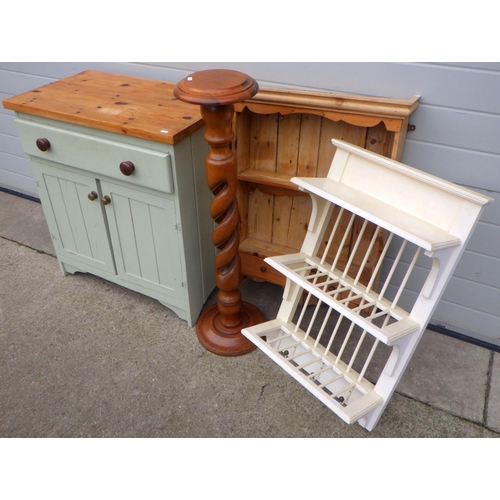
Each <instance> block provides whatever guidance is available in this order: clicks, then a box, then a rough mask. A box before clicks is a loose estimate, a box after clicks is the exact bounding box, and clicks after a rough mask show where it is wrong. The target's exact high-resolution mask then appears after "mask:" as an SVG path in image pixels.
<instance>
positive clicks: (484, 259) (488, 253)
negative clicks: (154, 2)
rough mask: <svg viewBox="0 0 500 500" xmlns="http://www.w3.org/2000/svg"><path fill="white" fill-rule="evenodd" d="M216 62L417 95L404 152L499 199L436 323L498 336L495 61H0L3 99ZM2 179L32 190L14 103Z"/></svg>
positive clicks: (325, 84)
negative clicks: (60, 83)
mask: <svg viewBox="0 0 500 500" xmlns="http://www.w3.org/2000/svg"><path fill="white" fill-rule="evenodd" d="M216 67H217V68H221V67H224V68H230V69H237V70H240V71H243V72H245V73H248V74H250V75H251V76H252V77H254V78H255V79H257V81H258V82H259V83H260V84H261V85H263V86H277V87H294V88H303V89H304V88H305V89H314V90H326V91H334V92H347V93H355V94H367V95H374V96H381V97H400V98H407V97H410V96H412V95H414V94H419V95H421V96H422V97H421V100H420V106H419V108H418V109H417V110H416V111H415V113H414V114H413V116H412V119H411V123H412V124H413V125H415V126H416V130H415V131H414V132H411V133H410V134H409V135H408V138H407V142H406V147H405V153H404V156H403V162H404V163H407V164H409V165H411V166H414V167H417V168H420V169H422V170H425V171H427V172H430V173H432V174H435V175H438V176H440V177H443V178H445V179H448V180H450V181H452V182H456V183H459V184H462V185H466V186H469V187H471V188H473V189H476V190H478V191H480V192H483V193H485V194H487V195H489V196H491V197H493V198H497V199H498V201H497V202H496V203H493V204H491V205H489V206H487V208H486V210H485V213H484V216H483V217H482V218H481V221H480V222H479V224H478V227H477V228H476V231H475V233H474V235H473V237H472V241H471V243H470V244H469V245H468V247H467V250H466V253H465V255H464V257H463V259H462V261H461V263H460V265H459V268H458V269H457V271H456V273H455V275H454V277H453V278H452V281H451V283H450V285H449V286H448V288H447V291H446V292H445V295H444V297H443V300H442V301H441V302H440V304H439V306H438V309H437V311H436V314H435V315H434V318H433V323H435V324H439V325H441V326H444V327H447V328H450V329H451V330H453V331H457V332H459V333H465V334H467V335H470V336H472V337H473V338H475V339H478V340H483V341H486V342H489V343H492V344H495V345H500V307H499V304H500V194H499V192H500V175H499V174H500V141H498V130H500V99H498V97H497V96H498V88H500V63H401V62H400V63H390V62H385V63H375V62H370V63H360V62H356V63H346V62H344V63H333V62H332V63H329V62H328V63H327V62H321V63H307V62H302V63H291V62H286V63H280V62H276V63H272V62H265V63H249V62H245V63H217V62H214V63H172V62H165V63H153V62H151V63H144V62H143V63H117V62H111V63H13V62H10V63H2V62H0V100H3V99H4V98H6V97H9V96H11V95H15V94H19V93H21V92H25V91H28V90H30V89H33V88H35V87H38V86H40V85H44V84H47V83H50V82H51V81H54V80H56V79H59V78H63V77H65V76H69V75H72V74H74V73H77V72H80V71H83V70H86V69H96V70H100V71H109V72H113V73H122V74H128V75H133V76H142V77H146V78H155V79H163V80H167V81H174V82H175V81H178V80H180V79H181V78H183V77H184V76H186V75H187V74H189V73H191V72H193V71H197V70H200V69H207V68H216ZM0 187H3V188H6V189H9V190H13V191H17V192H20V193H23V194H27V195H31V196H35V197H36V196H37V194H36V189H35V185H34V182H33V179H32V177H31V173H30V168H29V163H28V160H27V158H26V157H25V155H24V154H23V153H22V151H21V146H20V143H19V139H18V137H17V131H16V129H15V125H14V121H13V113H11V112H10V111H7V110H5V109H3V108H1V109H0Z"/></svg>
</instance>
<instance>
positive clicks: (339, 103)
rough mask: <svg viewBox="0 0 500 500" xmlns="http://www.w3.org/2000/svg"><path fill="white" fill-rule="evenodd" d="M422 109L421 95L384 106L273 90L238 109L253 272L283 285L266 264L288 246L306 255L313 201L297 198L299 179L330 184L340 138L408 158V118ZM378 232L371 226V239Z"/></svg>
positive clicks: (242, 199)
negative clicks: (322, 179) (304, 245)
mask: <svg viewBox="0 0 500 500" xmlns="http://www.w3.org/2000/svg"><path fill="white" fill-rule="evenodd" d="M417 105H418V96H414V97H412V98H410V99H407V100H405V99H378V98H371V97H366V96H347V95H335V94H330V93H322V92H308V91H292V90H286V89H269V88H267V89H266V88H264V89H262V88H261V89H260V91H259V92H258V93H257V95H256V96H254V97H253V98H252V99H250V100H247V101H244V102H239V103H236V104H235V110H236V111H237V112H236V114H235V118H234V128H235V130H236V138H235V140H234V142H233V147H234V149H235V150H236V156H237V158H238V178H239V189H238V192H237V198H238V200H239V203H240V205H241V206H242V207H244V209H243V211H242V223H241V226H242V228H243V230H242V232H241V242H240V254H241V258H242V262H243V268H244V269H245V272H246V273H248V275H249V276H253V277H256V278H258V279H263V280H266V281H272V282H273V283H276V282H280V281H279V280H280V278H279V276H275V275H271V273H269V272H268V270H267V269H265V267H266V266H265V265H264V263H263V262H262V261H263V259H264V258H265V257H266V256H271V255H279V254H280V248H281V247H286V248H292V249H296V250H298V249H299V248H300V246H301V244H302V241H303V240H304V238H305V236H306V234H307V228H308V224H309V219H310V214H311V201H310V199H309V198H308V197H304V196H303V193H301V192H299V191H297V188H296V186H294V185H293V183H291V182H290V179H291V178H292V177H294V176H299V177H326V176H327V174H328V171H329V169H330V165H331V162H332V158H333V156H334V154H335V150H336V148H335V146H333V145H332V142H331V140H332V139H333V138H336V139H341V140H344V141H347V142H349V143H351V144H354V145H356V146H360V147H363V148H366V149H369V150H371V151H373V152H377V153H379V154H382V155H385V156H387V157H390V158H393V159H400V158H401V155H402V152H403V149H402V148H403V145H404V139H405V137H406V127H407V124H408V117H409V115H410V114H411V112H412V111H413V110H414V109H415V108H416V106H417ZM403 129H404V130H403ZM343 224H344V222H343ZM331 226H332V224H331V223H330V227H331ZM330 227H329V229H330ZM359 227H360V222H359V221H356V222H355V223H354V225H353V228H352V234H351V235H350V238H349V240H348V242H347V244H346V246H345V250H344V252H343V253H342V255H341V259H340V262H339V265H340V266H341V267H342V266H343V265H345V263H346V262H347V259H348V258H349V251H348V249H349V248H350V247H351V245H353V244H354V241H355V239H356V237H357V235H358V233H359ZM371 233H373V228H372V227H369V228H368V229H367V230H366V238H368V237H370V235H371ZM368 242H369V240H368V241H364V240H363V242H362V244H361V245H360V249H365V248H367V245H368ZM381 244H382V238H381V241H380V242H378V244H377V245H375V246H374V248H373V251H372V253H371V255H370V259H369V263H370V264H373V265H375V263H376V262H377V256H378V253H379V251H380V250H379V247H380V245H381ZM337 246H338V245H336V244H335V245H333V246H332V248H331V250H330V252H329V255H334V253H335V252H336V250H337ZM263 249H265V250H263ZM257 255H259V257H257ZM259 258H260V259H261V261H260V262H261V265H259V260H258V259H259ZM358 260H359V258H358V257H357V256H355V259H354V261H353V262H352V269H356V267H357V266H359V262H358ZM261 269H264V270H263V271H261ZM280 284H284V278H281V282H280Z"/></svg>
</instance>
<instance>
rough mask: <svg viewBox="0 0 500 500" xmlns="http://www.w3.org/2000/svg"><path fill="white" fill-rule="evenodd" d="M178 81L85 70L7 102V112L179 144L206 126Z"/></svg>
mask: <svg viewBox="0 0 500 500" xmlns="http://www.w3.org/2000/svg"><path fill="white" fill-rule="evenodd" d="M174 87H175V83H169V82H163V81H159V80H150V79H147V78H137V77H130V76H123V75H116V74H112V73H103V72H99V71H83V72H82V73H78V74H77V75H74V76H71V77H68V78H63V79H62V80H58V81H56V82H53V83H50V84H48V85H44V86H43V87H39V88H37V89H34V90H31V91H29V92H25V93H24V94H20V95H17V96H14V97H10V98H8V99H5V100H4V101H3V105H4V107H5V108H6V109H10V110H13V111H18V112H20V113H27V114H30V115H36V116H42V117H44V118H52V119H54V120H60V121H64V122H69V123H75V124H77V125H83V126H85V127H91V128H95V129H100V130H107V131H108V132H115V133H118V134H125V135H128V136H133V137H140V138H142V139H148V140H152V141H157V142H163V143H167V144H176V143H177V142H179V141H181V140H182V139H184V138H185V137H187V136H188V135H189V134H191V133H193V132H194V131H196V130H198V129H200V128H201V127H203V120H202V118H201V115H200V110H199V106H197V105H193V104H187V103H184V102H182V101H179V100H178V99H176V98H175V97H174V94H173V89H174Z"/></svg>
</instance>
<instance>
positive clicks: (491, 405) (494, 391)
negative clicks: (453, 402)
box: [486, 352, 500, 432]
mask: <svg viewBox="0 0 500 500" xmlns="http://www.w3.org/2000/svg"><path fill="white" fill-rule="evenodd" d="M486 425H487V426H488V428H490V429H493V430H495V431H497V432H500V354H499V353H497V352H495V353H494V356H493V362H492V366H491V380H490V386H489V393H488V409H487V418H486Z"/></svg>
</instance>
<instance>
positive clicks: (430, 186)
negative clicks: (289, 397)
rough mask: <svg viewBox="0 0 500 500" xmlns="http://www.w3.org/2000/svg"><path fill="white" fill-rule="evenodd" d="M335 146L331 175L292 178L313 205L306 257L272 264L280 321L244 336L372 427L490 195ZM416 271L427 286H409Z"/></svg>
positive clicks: (341, 410)
mask: <svg viewBox="0 0 500 500" xmlns="http://www.w3.org/2000/svg"><path fill="white" fill-rule="evenodd" d="M332 143H333V145H334V146H335V147H336V153H335V156H334V158H333V162H332V164H331V167H330V169H329V172H328V175H327V176H326V177H324V178H306V177H302V178H297V177H295V178H292V180H291V182H293V183H294V184H295V185H296V186H297V187H298V188H299V189H300V190H301V191H303V192H304V193H307V194H308V195H309V196H310V198H311V202H312V211H311V217H310V220H309V224H308V228H307V234H306V236H305V238H304V241H303V243H302V247H301V249H300V251H299V252H293V253H290V254H285V255H278V256H275V257H268V258H266V260H265V262H266V263H267V264H268V265H270V266H272V267H273V269H275V270H276V271H277V272H279V273H280V274H281V275H282V276H283V277H284V278H285V279H286V287H285V290H284V295H283V302H282V305H281V307H280V309H279V312H278V315H277V317H276V319H274V320H271V321H268V322H266V323H263V324H261V325H257V326H255V327H252V328H248V329H245V330H243V333H244V335H246V336H247V337H248V338H249V339H250V340H251V341H252V342H254V343H255V344H256V345H257V346H258V347H259V348H260V349H261V350H262V351H263V352H265V353H266V354H267V355H268V356H269V357H270V358H271V359H273V360H274V361H275V362H276V363H278V364H279V365H280V366H281V367H282V368H283V369H284V370H285V371H286V372H288V373H289V374H290V375H291V376H292V377H294V378H295V379H296V380H297V381H299V382H300V383H301V384H302V385H303V386H304V387H306V388H307V389H308V390H309V391H310V392H311V393H312V394H313V395H314V396H316V397H317V398H318V399H319V400H320V401H322V402H323V403H324V404H325V405H327V406H328V407H329V408H330V409H331V410H332V411H333V412H334V413H335V414H337V415H338V416H339V417H340V418H342V419H343V420H344V421H345V422H347V423H354V422H359V424H360V425H361V426H363V427H365V428H366V429H368V430H372V429H373V428H374V427H375V426H376V424H377V423H378V421H379V419H380V416H381V415H382V413H383V410H384V409H385V407H386V405H387V403H388V402H389V400H390V398H391V396H392V394H393V392H394V390H395V388H396V386H397V383H398V382H399V380H400V378H401V376H402V374H403V372H404V370H405V368H406V366H407V364H408V362H409V360H410V358H411V356H412V354H413V352H414V350H415V348H416V346H417V344H418V342H419V340H420V338H421V336H422V334H423V332H424V331H425V328H426V326H427V324H428V321H429V319H430V317H431V315H432V313H433V311H434V309H435V307H436V305H437V303H438V301H439V299H440V297H441V295H442V293H443V291H444V289H445V287H446V284H447V283H448V280H449V278H450V277H451V275H452V273H453V270H454V269H455V266H456V264H457V262H458V260H459V258H460V256H461V254H462V252H463V250H464V248H465V245H466V244H467V241H468V239H469V237H470V235H471V233H472V230H473V228H474V226H475V224H476V222H477V220H478V218H479V216H480V213H481V211H482V209H483V206H484V205H485V204H486V203H488V202H490V201H491V199H490V198H488V197H485V196H483V195H480V194H477V193H475V192H473V191H471V190H469V189H466V188H463V187H460V186H457V185H455V184H452V183H450V182H447V181H445V180H443V179H439V178H437V177H434V176H432V175H429V174H426V173H424V172H421V171H419V170H417V169H413V168H411V167H408V166H406V165H403V164H402V163H399V162H398V161H395V160H391V159H388V158H386V157H383V156H381V155H378V154H376V153H373V152H370V151H367V150H366V149H364V148H360V147H357V146H355V145H352V144H350V143H348V142H345V141H341V140H337V139H333V140H332ZM356 220H360V221H361V225H360V229H359V231H358V232H357V234H356V237H355V239H354V240H352V238H351V231H352V225H353V224H354V221H356ZM332 221H333V222H332ZM369 225H370V227H371V228H372V229H371V231H370V237H369V238H368V239H366V237H365V232H366V231H367V228H368V226H369ZM382 233H383V234H384V237H383V245H382V247H381V249H380V252H379V254H378V259H377V262H376V263H375V264H374V265H372V264H371V263H370V257H371V255H372V249H373V247H374V246H375V245H376V244H377V243H378V242H379V234H382ZM346 246H349V257H348V259H347V261H346V262H343V263H342V265H339V263H340V262H341V260H342V256H343V255H345V251H346V248H345V247H346ZM332 247H335V251H334V252H333V254H332V253H331V252H330V249H331V248H332ZM389 249H390V255H391V257H390V258H389V257H388V255H389V253H388V252H389ZM426 261H427V262H426ZM382 267H383V268H384V269H383V271H382ZM412 273H418V275H419V279H417V280H411V281H412V282H413V283H415V282H419V283H420V284H421V286H420V289H419V290H414V289H413V290H412V289H410V288H409V286H408V283H409V282H410V277H411V276H412ZM379 276H381V279H380V282H379V280H378V277H379ZM412 286H413V287H414V286H415V285H412ZM304 297H305V298H304Z"/></svg>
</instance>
